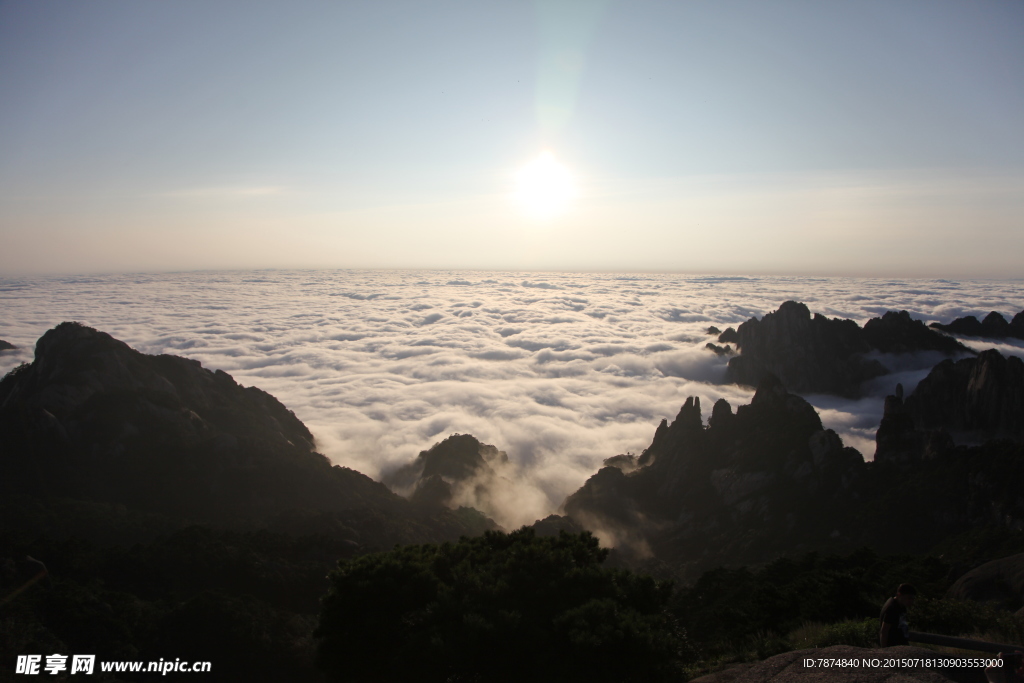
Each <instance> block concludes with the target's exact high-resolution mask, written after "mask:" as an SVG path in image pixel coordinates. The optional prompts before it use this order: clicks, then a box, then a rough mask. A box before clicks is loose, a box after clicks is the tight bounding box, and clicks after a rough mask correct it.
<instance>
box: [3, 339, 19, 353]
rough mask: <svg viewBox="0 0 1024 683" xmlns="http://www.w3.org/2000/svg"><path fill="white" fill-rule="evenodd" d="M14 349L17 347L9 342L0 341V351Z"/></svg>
mask: <svg viewBox="0 0 1024 683" xmlns="http://www.w3.org/2000/svg"><path fill="white" fill-rule="evenodd" d="M16 348H18V347H17V346H15V345H14V344H12V343H11V342H8V341H4V340H3V339H0V351H13V350H14V349H16Z"/></svg>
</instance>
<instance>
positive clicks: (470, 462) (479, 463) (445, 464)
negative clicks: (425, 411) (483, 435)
mask: <svg viewBox="0 0 1024 683" xmlns="http://www.w3.org/2000/svg"><path fill="white" fill-rule="evenodd" d="M507 464H508V455H506V454H505V452H504V451H499V450H498V449H497V448H495V447H494V446H491V445H489V444H484V443H480V442H479V441H478V440H477V439H476V437H474V436H472V435H470V434H453V435H452V436H450V437H448V438H447V439H445V440H444V441H441V442H440V443H436V444H434V445H433V446H432V447H431V448H430V449H429V450H425V451H420V454H419V455H418V456H416V459H415V460H413V461H412V462H411V463H409V464H408V465H405V466H404V467H401V468H399V469H397V470H395V471H394V472H392V473H390V474H388V475H386V476H384V477H383V481H384V483H385V484H387V485H388V486H390V487H391V488H392V489H393V490H395V491H397V492H399V493H403V494H406V495H408V496H409V497H410V499H411V500H412V501H414V502H417V503H423V504H428V505H442V506H448V507H451V506H452V504H453V501H455V500H456V499H459V498H467V497H479V496H473V495H471V494H470V493H469V492H464V491H463V489H465V488H466V487H480V488H482V489H483V488H488V487H489V486H491V485H492V484H493V483H494V479H495V478H497V477H499V476H500V475H499V473H498V472H497V471H496V468H500V467H502V466H504V465H507ZM481 493H483V492H482V491H481ZM461 494H469V495H461Z"/></svg>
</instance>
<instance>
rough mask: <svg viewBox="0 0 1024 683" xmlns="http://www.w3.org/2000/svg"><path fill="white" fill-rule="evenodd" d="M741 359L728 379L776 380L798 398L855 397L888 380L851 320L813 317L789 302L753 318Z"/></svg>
mask: <svg viewBox="0 0 1024 683" xmlns="http://www.w3.org/2000/svg"><path fill="white" fill-rule="evenodd" d="M737 336H738V341H737V342H736V343H737V345H738V346H739V349H740V355H739V356H735V357H733V358H732V359H730V360H729V366H728V370H727V377H728V379H729V381H731V382H735V383H737V384H746V385H749V386H757V385H759V384H760V383H761V381H762V380H763V379H764V377H765V376H766V375H768V374H772V375H775V376H777V377H778V378H780V379H781V380H782V381H783V382H784V383H785V385H786V386H787V387H788V388H790V389H791V390H792V391H795V392H797V393H830V394H838V395H843V396H855V395H857V394H858V393H859V390H860V384H861V383H862V382H863V381H865V380H868V379H872V378H874V377H879V376H881V375H883V374H885V372H886V370H885V368H884V367H882V365H881V364H880V363H878V361H875V360H868V359H866V358H864V357H863V355H864V354H865V353H867V352H868V351H870V350H871V347H870V346H869V345H868V343H867V342H866V340H865V339H864V337H863V333H862V330H861V329H860V327H859V326H858V325H857V323H855V322H853V321H852V320H839V319H829V318H826V317H825V316H823V315H815V316H813V317H812V316H811V312H810V310H809V309H808V308H807V306H806V305H804V304H802V303H797V302H795V301H786V302H785V303H783V304H782V305H781V306H779V309H778V310H777V311H775V312H773V313H767V314H765V316H764V317H763V318H762V319H761V320H757V319H756V318H751V319H750V320H748V321H747V322H745V323H743V324H742V325H740V327H739V330H737Z"/></svg>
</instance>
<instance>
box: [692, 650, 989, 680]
mask: <svg viewBox="0 0 1024 683" xmlns="http://www.w3.org/2000/svg"><path fill="white" fill-rule="evenodd" d="M807 659H812V660H814V661H815V662H820V661H826V660H827V661H828V662H832V663H837V662H839V661H846V662H857V663H859V664H863V663H864V662H865V661H868V662H872V661H874V660H878V661H879V665H878V666H875V665H873V664H868V665H866V666H829V667H827V668H824V669H822V668H818V667H809V666H805V665H804V660H807ZM899 659H905V660H915V661H920V660H923V659H924V660H934V659H935V651H934V650H927V649H925V648H922V647H915V646H912V645H898V646H896V647H891V648H886V649H885V650H875V649H868V648H862V647H852V646H850V645H833V646H832V647H823V648H818V649H814V650H794V651H793V652H785V653H783V654H781V655H775V656H774V657H769V658H768V659H765V660H764V661H761V662H757V663H756V664H753V665H747V666H744V667H743V668H741V669H738V670H735V671H730V670H726V671H724V672H721V673H717V674H709V675H707V676H701V677H700V678H695V679H693V680H692V682H691V683H800V682H801V681H808V683H810V682H811V681H815V682H817V681H835V682H836V683H886V682H895V681H900V682H905V683H918V682H920V683H968V682H975V681H978V682H979V683H984V681H985V675H984V673H982V672H981V670H979V669H945V668H925V667H905V666H904V667H895V666H884V664H885V663H886V661H887V660H888V661H893V662H894V661H895V660H899Z"/></svg>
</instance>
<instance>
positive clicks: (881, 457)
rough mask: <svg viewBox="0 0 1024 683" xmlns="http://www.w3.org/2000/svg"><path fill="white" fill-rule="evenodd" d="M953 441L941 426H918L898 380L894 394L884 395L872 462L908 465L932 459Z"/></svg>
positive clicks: (945, 449)
mask: <svg viewBox="0 0 1024 683" xmlns="http://www.w3.org/2000/svg"><path fill="white" fill-rule="evenodd" d="M953 445H954V444H953V439H952V438H950V436H949V433H948V432H946V431H945V430H942V429H938V430H930V431H922V430H918V428H917V426H916V424H915V423H914V418H913V416H912V415H911V414H910V411H909V410H908V409H907V406H906V403H905V402H904V400H903V385H902V384H897V385H896V393H895V395H892V396H886V398H885V409H884V413H883V414H882V422H881V424H880V425H879V426H878V431H877V432H876V433H875V457H874V461H875V462H877V463H896V464H899V465H908V464H911V463H915V462H919V461H921V460H930V459H933V458H935V457H937V456H938V455H939V454H940V453H944V452H946V451H948V450H950V449H951V448H953Z"/></svg>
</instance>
